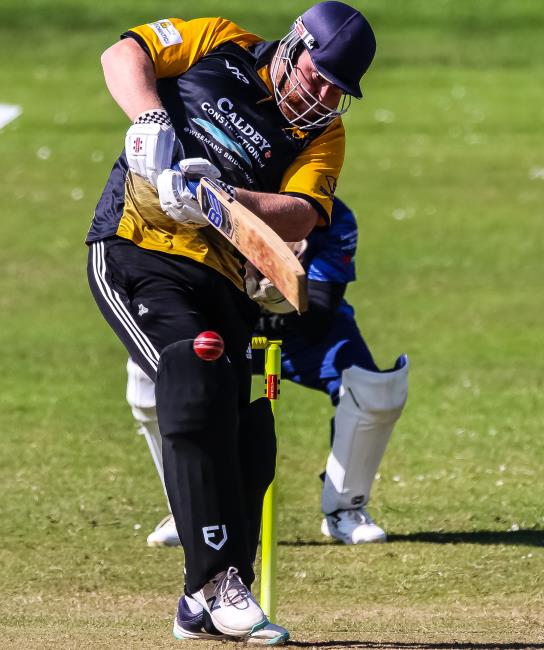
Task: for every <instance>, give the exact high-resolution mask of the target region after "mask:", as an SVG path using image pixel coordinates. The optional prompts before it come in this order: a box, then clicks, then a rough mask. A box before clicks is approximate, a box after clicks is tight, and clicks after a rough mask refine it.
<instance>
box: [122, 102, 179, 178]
mask: <svg viewBox="0 0 544 650" xmlns="http://www.w3.org/2000/svg"><path fill="white" fill-rule="evenodd" d="M177 144H178V140H177V138H176V133H175V131H174V127H173V126H172V122H171V121H170V117H169V116H168V113H167V112H166V111H165V110H164V109H163V108H156V109H153V110H150V111H144V112H143V113H141V114H140V115H138V117H137V118H136V119H135V120H134V124H133V125H132V126H131V127H130V128H129V130H128V131H127V135H126V138H125V151H126V155H127V161H128V166H129V168H130V169H131V171H133V172H135V173H136V174H139V175H140V176H142V177H143V178H145V179H146V180H147V181H149V182H150V183H151V184H152V185H154V186H155V187H157V177H158V175H159V174H160V173H161V172H162V171H163V170H164V169H168V168H169V167H171V165H172V161H173V160H174V157H175V153H176V150H177Z"/></svg>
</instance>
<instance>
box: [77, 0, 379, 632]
mask: <svg viewBox="0 0 544 650" xmlns="http://www.w3.org/2000/svg"><path fill="white" fill-rule="evenodd" d="M374 52H375V39H374V34H373V32H372V29H371V27H370V25H369V23H368V22H367V21H366V19H365V18H364V17H363V15H362V14H361V13H360V12H359V11H356V10H355V9H353V8H352V7H350V6H348V5H346V4H344V3H341V2H335V1H328V2H321V3H319V4H316V5H315V6H313V7H311V8H310V9H308V10H307V11H306V12H304V14H303V15H302V16H301V17H299V18H298V19H297V20H296V21H295V23H294V24H293V25H292V28H291V29H290V31H289V33H288V34H287V35H286V36H285V37H284V38H283V39H282V40H281V41H279V42H278V41H274V42H266V41H263V40H262V39H261V38H259V37H258V36H255V35H254V34H250V33H248V32H247V31H246V30H244V29H242V28H240V27H239V26H237V25H235V24H234V23H232V22H231V21H229V20H226V19H223V18H201V19H195V20H189V21H184V20H181V19H179V18H168V19H164V20H158V21H156V22H153V23H149V24H146V25H140V26H139V27H135V28H133V29H130V30H129V31H127V32H125V33H124V34H123V35H122V38H121V40H120V41H119V42H118V43H116V44H115V45H113V46H112V47H110V48H109V49H108V50H107V51H106V52H105V53H104V54H103V55H102V64H103V68H104V75H105V79H106V84H107V86H108V89H109V90H110V93H111V94H112V96H113V98H114V99H115V101H116V102H117V103H118V104H119V106H120V107H121V108H122V109H123V110H124V112H125V113H126V115H127V116H128V117H129V119H130V120H131V121H132V125H131V126H130V128H129V129H128V132H127V135H126V139H125V150H123V152H122V153H121V155H120V156H119V158H118V159H117V161H116V162H115V163H114V166H113V169H112V170H111V173H110V176H109V179H108V181H107V183H106V186H105V188H104V191H103V193H102V196H101V198H100V200H99V202H98V205H97V207H96V210H95V214H94V218H93V221H92V225H91V228H90V231H89V233H88V236H87V244H88V245H89V264H88V277H89V283H90V286H91V290H92V293H93V296H94V298H95V300H96V302H97V304H98V307H99V309H100V310H101V312H102V314H103V316H104V318H105V319H106V320H107V322H108V323H109V325H110V326H111V327H112V329H113V330H114V332H115V333H116V335H117V336H118V337H119V339H120V340H121V342H122V343H123V344H124V345H125V347H126V349H127V351H128V353H129V355H130V357H131V358H132V359H133V360H134V362H135V363H136V364H137V365H138V366H139V367H140V368H141V369H142V370H143V372H144V373H145V374H146V375H147V376H148V377H149V378H150V379H151V380H152V381H153V382H155V386H156V388H155V397H156V407H157V416H158V425H159V430H160V434H161V441H162V464H163V468H164V481H165V486H166V491H167V495H168V500H169V503H170V506H171V508H172V514H173V516H174V520H175V523H176V528H177V531H178V533H179V536H180V539H181V542H182V545H183V548H184V555H185V589H184V591H185V593H184V595H183V596H182V598H181V599H180V601H179V606H178V611H177V615H176V618H175V621H174V634H175V636H176V637H178V638H207V636H206V635H207V634H208V632H207V630H206V629H203V628H202V625H201V624H200V621H201V619H200V618H199V617H201V616H203V615H204V614H203V612H204V613H205V615H206V616H207V617H208V618H209V620H210V621H211V623H213V626H214V629H215V630H216V631H218V632H219V633H221V634H222V635H225V636H228V637H235V638H237V639H245V640H249V641H251V642H262V643H266V644H269V645H270V644H274V643H281V642H284V641H285V639H286V638H287V636H288V633H287V631H286V630H284V629H282V628H278V627H277V626H271V625H270V624H269V622H268V621H267V619H266V616H265V615H264V613H263V611H262V610H261V608H260V607H259V604H258V603H257V601H256V600H255V599H254V597H253V596H252V594H251V591H250V587H251V584H252V582H253V580H254V572H253V561H254V558H255V550H256V547H257V536H258V529H259V521H260V512H261V508H260V506H261V502H262V497H263V495H264V492H265V490H266V487H267V486H268V484H269V483H270V481H271V480H272V478H273V474H274V461H275V438H274V428H273V418H272V414H271V410H270V407H269V405H268V403H267V402H266V400H264V399H263V400H261V401H257V403H255V404H250V389H251V359H250V358H249V356H248V348H249V346H250V341H251V335H252V332H253V329H254V326H255V322H256V319H257V318H258V306H257V304H256V303H255V302H253V301H252V300H251V299H250V298H249V297H248V296H247V294H246V292H245V286H244V279H243V268H244V262H245V260H244V259H242V258H241V255H240V254H239V253H238V251H237V250H236V248H235V246H233V245H232V244H231V243H230V242H228V241H227V240H226V239H225V238H223V237H222V236H221V235H220V234H219V233H218V232H217V231H216V230H215V229H213V228H212V227H210V226H208V225H207V224H208V220H207V218H206V215H204V214H203V213H202V212H201V211H200V207H199V203H198V202H197V201H196V200H195V198H194V195H193V190H192V189H191V184H190V183H189V182H188V181H189V180H190V179H192V180H197V181H198V179H199V178H200V177H202V175H205V176H211V177H214V178H219V179H220V180H221V181H222V182H223V183H224V184H225V186H226V187H227V189H228V190H229V192H230V193H231V195H232V196H234V197H235V198H236V199H237V200H238V201H240V202H241V203H242V204H244V205H245V206H246V208H249V209H250V210H251V211H252V212H254V213H255V214H257V215H258V216H259V217H261V218H262V219H263V220H264V221H265V222H266V223H267V224H268V225H269V226H271V227H272V228H273V229H274V230H275V231H276V232H277V233H278V235H279V236H280V237H281V238H282V239H284V240H285V241H299V240H302V239H304V238H305V237H306V236H307V234H308V233H309V232H310V231H311V230H312V229H313V228H314V227H315V226H316V225H318V224H321V225H323V226H327V225H328V224H329V222H330V214H331V210H332V202H333V195H334V188H335V185H336V180H337V178H338V175H339V173H340V170H341V167H342V163H343V155H344V144H345V136H344V129H343V126H342V121H341V115H342V114H343V113H344V112H345V111H346V110H347V108H348V106H349V103H350V99H351V98H352V97H356V98H360V97H361V95H362V93H361V90H360V87H359V83H360V80H361V78H362V76H363V75H364V73H365V72H366V70H367V69H368V67H369V66H370V64H371V62H372V59H373V57H374ZM180 143H181V145H183V146H180ZM182 150H183V151H184V152H185V153H184V154H182ZM183 156H185V158H184V159H182V160H181V161H180V158H182V157H183ZM176 163H179V170H174V169H172V168H173V167H174V165H176ZM203 330H213V331H215V332H217V333H218V334H219V335H220V336H221V337H222V338H223V340H224V342H225V353H224V354H223V355H222V356H221V357H220V358H219V359H217V360H215V361H204V360H202V359H200V358H198V357H197V356H196V355H195V353H194V351H193V341H194V339H195V337H196V336H197V335H198V334H199V333H200V332H202V331H203ZM267 414H268V415H267ZM257 423H258V424H257ZM249 441H251V442H254V443H255V444H250V442H249ZM256 466H258V468H259V472H258V473H257V472H256V471H254V470H253V468H254V467H256ZM195 617H196V618H195ZM195 620H197V624H195ZM195 625H196V627H195ZM214 638H215V637H214Z"/></svg>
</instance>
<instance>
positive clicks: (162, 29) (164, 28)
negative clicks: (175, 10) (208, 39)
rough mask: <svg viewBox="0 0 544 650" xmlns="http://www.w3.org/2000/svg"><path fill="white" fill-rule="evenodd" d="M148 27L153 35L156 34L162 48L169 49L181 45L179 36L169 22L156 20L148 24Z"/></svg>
mask: <svg viewBox="0 0 544 650" xmlns="http://www.w3.org/2000/svg"><path fill="white" fill-rule="evenodd" d="M148 25H149V27H151V29H152V30H153V31H154V32H155V34H157V36H158V39H159V41H160V42H161V44H162V45H163V47H170V46H171V45H180V44H181V43H183V39H182V38H181V34H180V33H179V32H178V30H177V29H176V28H175V27H174V25H173V24H172V21H171V20H168V19H166V20H157V21H156V22H154V23H148Z"/></svg>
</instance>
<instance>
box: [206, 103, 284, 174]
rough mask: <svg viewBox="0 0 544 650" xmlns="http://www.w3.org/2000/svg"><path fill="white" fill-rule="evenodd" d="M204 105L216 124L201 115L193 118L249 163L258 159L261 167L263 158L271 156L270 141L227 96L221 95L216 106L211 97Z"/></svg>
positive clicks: (207, 113)
mask: <svg viewBox="0 0 544 650" xmlns="http://www.w3.org/2000/svg"><path fill="white" fill-rule="evenodd" d="M201 108H202V110H203V111H204V112H205V113H206V115H208V116H209V118H210V119H211V120H213V122H214V123H215V124H212V123H211V122H210V121H208V120H203V119H200V118H193V121H194V122H196V123H197V124H198V125H199V126H200V127H201V128H203V129H204V130H205V131H206V132H207V133H209V134H210V135H211V136H212V137H213V138H215V140H217V141H218V142H220V143H221V144H222V145H223V146H225V147H226V148H227V149H228V150H229V151H232V152H233V153H235V154H236V155H237V156H238V157H239V158H241V159H242V160H243V161H244V162H245V163H246V164H247V165H251V164H252V163H253V162H254V161H255V162H257V164H258V165H260V166H261V168H263V167H264V166H265V165H264V162H263V158H266V159H269V158H270V157H271V155H272V154H271V145H270V143H269V142H268V140H267V139H266V138H265V137H264V136H263V135H262V134H261V133H260V132H259V131H258V130H257V129H256V128H255V127H254V126H253V125H252V124H250V123H249V122H248V121H247V120H246V119H245V118H244V117H243V116H242V115H240V113H238V112H237V111H236V110H234V108H235V107H234V103H233V102H232V101H231V100H230V99H229V98H228V97H220V98H219V99H218V100H217V102H216V104H215V106H214V105H213V104H212V103H210V102H208V101H206V102H203V103H202V104H201ZM216 125H217V126H216ZM227 132H230V134H231V135H232V137H229V136H228V135H227ZM231 162H232V161H231Z"/></svg>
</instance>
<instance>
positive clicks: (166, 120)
mask: <svg viewBox="0 0 544 650" xmlns="http://www.w3.org/2000/svg"><path fill="white" fill-rule="evenodd" d="M134 124H162V125H163V126H172V120H171V119H170V116H169V115H168V113H167V112H166V110H165V109H164V108H151V109H149V110H147V111H143V113H140V114H139V115H138V116H137V117H136V119H135V120H134Z"/></svg>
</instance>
